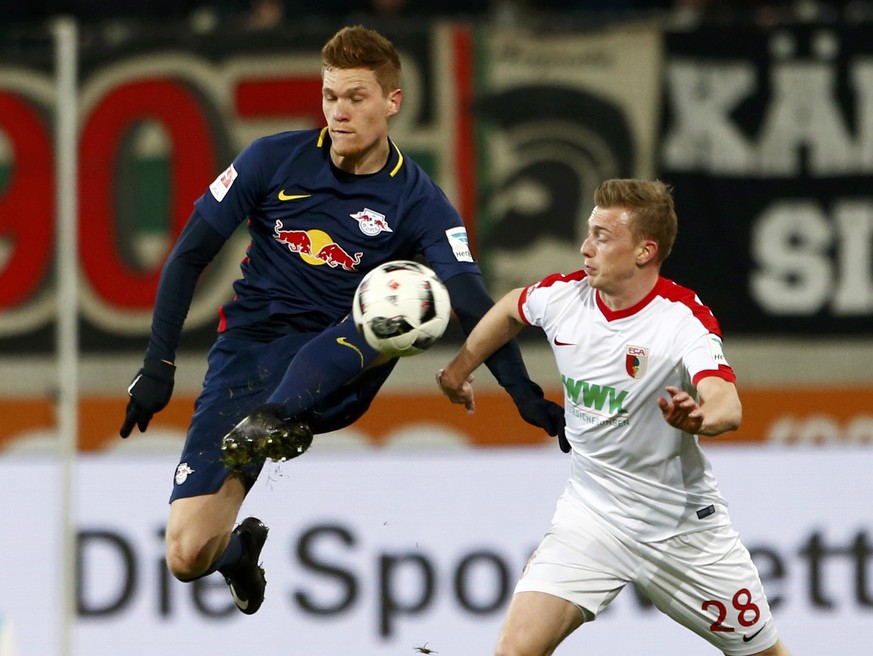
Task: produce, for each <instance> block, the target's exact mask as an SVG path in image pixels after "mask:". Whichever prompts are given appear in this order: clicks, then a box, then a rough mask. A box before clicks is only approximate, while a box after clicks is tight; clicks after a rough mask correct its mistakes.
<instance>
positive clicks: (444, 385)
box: [436, 369, 476, 415]
mask: <svg viewBox="0 0 873 656" xmlns="http://www.w3.org/2000/svg"><path fill="white" fill-rule="evenodd" d="M436 382H437V385H439V386H440V389H441V390H442V392H443V394H445V395H446V397H447V398H448V399H449V401H451V402H452V403H455V404H457V405H463V406H464V408H465V409H466V410H467V414H468V415H472V414H473V413H474V412H475V411H476V403H475V401H474V400H473V374H470V375H469V376H467V378H466V379H465V380H463V381H461V382H460V383H458V382H457V381H454V380H452V377H451V376H450V375H448V374H446V370H445V369H440V370H439V371H438V372H437V374H436Z"/></svg>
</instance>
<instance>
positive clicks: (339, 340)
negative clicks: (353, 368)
mask: <svg viewBox="0 0 873 656" xmlns="http://www.w3.org/2000/svg"><path fill="white" fill-rule="evenodd" d="M336 343H337V344H339V345H340V346H348V347H349V348H350V349H354V350H355V351H357V353H358V355H360V356H361V366H362V367H363V366H364V354H363V353H361V349H359V348H358V347H357V346H355V345H354V344H352V343H351V342H350V341H348V340H347V339H346V338H345V337H337V338H336Z"/></svg>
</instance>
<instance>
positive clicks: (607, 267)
mask: <svg viewBox="0 0 873 656" xmlns="http://www.w3.org/2000/svg"><path fill="white" fill-rule="evenodd" d="M630 226H631V217H630V214H629V213H628V211H627V210H625V209H624V208H621V207H618V208H615V207H613V208H602V207H595V208H594V211H593V212H591V216H590V217H589V218H588V236H587V237H586V238H585V241H584V242H582V249H581V250H582V256H583V257H584V258H585V266H584V269H585V273H586V274H588V284H589V285H591V287H593V288H594V289H599V290H601V291H602V292H605V293H607V294H615V295H620V294H621V293H622V292H623V291H624V290H625V289H626V287H627V285H628V284H629V282H630V281H631V280H632V279H633V277H634V276H635V275H636V272H637V271H638V268H639V267H638V266H637V258H638V257H639V252H640V251H639V246H640V245H639V244H638V243H637V242H636V241H635V240H634V236H633V233H632V232H631V227H630Z"/></svg>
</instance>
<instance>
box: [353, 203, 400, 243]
mask: <svg viewBox="0 0 873 656" xmlns="http://www.w3.org/2000/svg"><path fill="white" fill-rule="evenodd" d="M349 216H350V217H352V218H353V219H354V220H355V221H357V222H358V227H359V228H360V229H361V232H363V233H364V234H365V235H367V236H369V237H375V236H376V235H378V234H379V233H380V232H394V231H393V230H392V229H391V228H390V227H389V226H388V219H386V218H385V215H384V214H380V213H379V212H376V211H374V210H371V209H369V208H366V207H365V208H364V209H362V210H361V211H360V212H355V213H354V214H349Z"/></svg>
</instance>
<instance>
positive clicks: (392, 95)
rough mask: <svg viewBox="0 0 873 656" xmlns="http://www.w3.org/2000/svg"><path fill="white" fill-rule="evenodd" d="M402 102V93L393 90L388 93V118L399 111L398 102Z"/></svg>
mask: <svg viewBox="0 0 873 656" xmlns="http://www.w3.org/2000/svg"><path fill="white" fill-rule="evenodd" d="M402 100H403V91H401V90H400V89H394V91H391V92H389V93H388V98H387V101H388V116H394V115H395V114H396V113H397V112H399V111H400V102H401V101H402Z"/></svg>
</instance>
